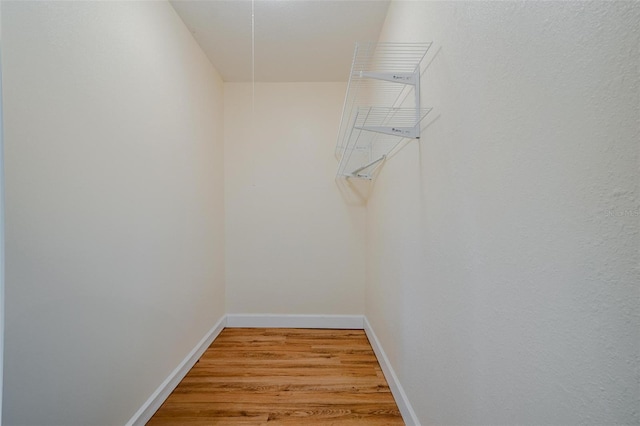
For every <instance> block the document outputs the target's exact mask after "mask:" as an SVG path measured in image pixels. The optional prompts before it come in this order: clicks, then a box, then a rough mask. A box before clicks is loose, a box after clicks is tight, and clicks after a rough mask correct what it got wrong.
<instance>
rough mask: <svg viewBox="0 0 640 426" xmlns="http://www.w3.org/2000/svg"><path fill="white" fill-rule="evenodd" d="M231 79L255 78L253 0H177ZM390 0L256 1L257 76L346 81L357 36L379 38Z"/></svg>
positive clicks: (203, 44) (191, 27)
mask: <svg viewBox="0 0 640 426" xmlns="http://www.w3.org/2000/svg"><path fill="white" fill-rule="evenodd" d="M171 4H172V5H173V7H174V9H175V10H176V11H177V12H178V14H179V15H180V17H181V18H182V20H183V21H184V23H185V24H186V25H187V27H188V28H189V30H190V31H191V32H192V34H193V35H194V37H195V39H196V40H197V41H198V43H200V46H201V47H202V49H203V50H204V52H205V53H206V54H207V56H208V57H209V59H210V60H211V63H213V65H214V66H215V67H216V69H217V70H218V71H219V72H220V74H221V75H222V78H223V79H224V80H225V81H251V1H248V0H205V1H203V0H173V1H171ZM388 7H389V0H256V1H255V3H254V17H255V79H256V81H273V82H284V81H346V80H348V77H349V70H350V67H351V60H352V57H353V48H354V44H355V42H356V41H376V40H377V39H378V35H379V34H380V30H381V28H382V24H383V23H384V18H385V16H386V13H387V9H388Z"/></svg>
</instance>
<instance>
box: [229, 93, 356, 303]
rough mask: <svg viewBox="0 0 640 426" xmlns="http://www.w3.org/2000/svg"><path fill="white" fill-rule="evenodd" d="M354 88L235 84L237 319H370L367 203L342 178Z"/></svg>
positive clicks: (232, 146) (232, 283) (232, 269)
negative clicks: (358, 201) (353, 196)
mask: <svg viewBox="0 0 640 426" xmlns="http://www.w3.org/2000/svg"><path fill="white" fill-rule="evenodd" d="M345 90H346V85H345V84H344V83H258V84H256V87H255V127H254V126H252V114H253V113H252V89H251V84H250V83H225V104H224V108H225V129H224V132H225V194H226V195H225V196H226V199H225V208H226V215H225V218H226V220H225V228H226V241H227V244H226V258H225V259H226V284H227V311H228V312H229V313H280V314H282V313H285V314H289V313H290V314H361V313H363V311H364V268H365V266H364V230H365V225H364V219H365V208H364V206H363V205H349V204H347V203H345V202H344V200H343V199H342V195H341V193H340V191H339V189H338V187H337V186H336V184H335V182H334V175H335V158H334V156H333V148H334V145H335V138H336V129H337V127H338V122H339V119H340V113H341V112H342V103H343V99H344V93H345Z"/></svg>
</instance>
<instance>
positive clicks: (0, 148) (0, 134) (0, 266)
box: [0, 7, 4, 424]
mask: <svg viewBox="0 0 640 426" xmlns="http://www.w3.org/2000/svg"><path fill="white" fill-rule="evenodd" d="M1 12H2V8H1V7H0V424H2V388H3V386H2V383H3V379H2V376H3V366H4V360H3V358H4V125H3V123H2V59H1V57H2V13H1Z"/></svg>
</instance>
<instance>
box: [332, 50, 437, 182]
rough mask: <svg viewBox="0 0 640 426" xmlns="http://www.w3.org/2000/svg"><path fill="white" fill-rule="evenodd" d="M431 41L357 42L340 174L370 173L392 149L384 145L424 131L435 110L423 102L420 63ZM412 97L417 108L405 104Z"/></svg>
mask: <svg viewBox="0 0 640 426" xmlns="http://www.w3.org/2000/svg"><path fill="white" fill-rule="evenodd" d="M431 45H432V43H430V42H429V43H374V42H366V43H356V47H355V52H354V56H353V62H352V65H351V74H350V78H349V84H348V86H347V94H346V96H345V101H344V106H343V111H342V120H341V122H340V129H339V131H338V141H337V143H336V151H335V154H336V157H337V158H338V160H339V162H340V164H339V166H338V176H347V177H365V178H366V177H370V175H371V172H372V171H373V170H374V169H375V168H376V167H378V166H379V165H380V164H382V162H383V160H384V158H386V155H387V154H388V151H387V153H383V154H381V155H380V156H377V154H378V153H379V152H380V151H385V150H387V148H388V147H389V146H391V147H392V148H391V149H394V148H395V147H397V146H398V144H399V142H401V140H400V141H399V140H398V138H401V139H404V138H418V137H419V135H420V128H419V122H420V121H421V120H422V119H423V118H424V117H425V116H426V114H428V112H429V111H430V109H429V108H420V63H421V61H422V59H423V58H424V57H425V55H426V54H427V52H428V50H429V48H430V47H431ZM409 102H411V103H413V104H414V105H415V108H401V106H403V105H406V104H407V103H409ZM374 157H375V158H374ZM383 157H384V158H383ZM370 163H372V164H370ZM363 166H366V167H363Z"/></svg>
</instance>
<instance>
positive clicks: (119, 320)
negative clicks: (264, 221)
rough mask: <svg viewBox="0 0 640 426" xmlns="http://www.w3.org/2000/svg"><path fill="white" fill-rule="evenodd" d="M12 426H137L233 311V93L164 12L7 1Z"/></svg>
mask: <svg viewBox="0 0 640 426" xmlns="http://www.w3.org/2000/svg"><path fill="white" fill-rule="evenodd" d="M2 30H3V55H4V57H3V59H4V61H3V67H4V69H3V71H4V75H3V77H4V81H3V82H4V89H5V90H4V101H5V105H4V106H5V111H4V113H5V116H4V118H5V125H6V127H5V149H6V151H5V154H6V160H7V162H6V223H7V229H6V244H7V247H6V248H7V253H6V255H7V258H6V259H7V271H6V272H7V276H6V301H7V310H6V314H7V318H6V342H5V343H6V345H5V348H6V352H5V372H6V374H5V395H4V396H5V398H4V407H5V413H4V414H5V418H4V420H5V424H7V425H47V426H52V425H65V426H70V425H83V426H87V425H101V426H102V425H107V424H110V425H115V424H124V423H125V422H126V421H127V420H128V419H129V418H130V417H131V416H132V415H133V414H134V413H135V412H136V410H138V408H139V407H140V406H141V405H142V404H143V403H144V401H145V400H146V399H147V398H148V397H149V396H150V395H151V393H152V392H153V391H154V390H155V389H156V387H157V386H158V385H160V383H161V382H162V381H163V380H164V379H165V378H166V377H167V375H168V374H169V373H170V372H171V371H172V370H173V369H174V368H175V367H176V366H177V365H178V364H179V362H180V361H181V360H182V359H183V358H184V357H185V356H186V355H187V353H188V352H189V351H190V350H191V349H192V348H193V347H194V346H195V344H196V343H197V342H198V341H199V340H200V339H201V338H202V337H203V336H204V335H205V333H206V332H207V331H208V330H209V329H210V328H211V327H212V326H213V325H214V324H215V322H216V321H217V320H218V319H219V318H220V317H221V316H222V315H223V314H224V259H223V256H224V239H223V238H224V229H223V215H224V207H223V196H224V194H223V107H222V102H223V84H222V81H221V79H220V77H219V75H218V74H217V72H216V71H215V69H214V68H213V67H212V66H211V65H210V63H209V62H208V60H207V59H206V57H205V56H204V54H203V53H202V52H201V50H200V48H199V47H198V45H197V44H196V43H195V41H194V40H193V39H192V37H191V34H190V33H189V31H188V30H187V29H186V28H185V26H184V25H183V23H182V21H181V20H180V19H179V18H178V16H177V15H176V13H175V12H174V10H173V9H172V8H171V6H170V5H169V4H168V3H165V2H4V1H3V2H2Z"/></svg>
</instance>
